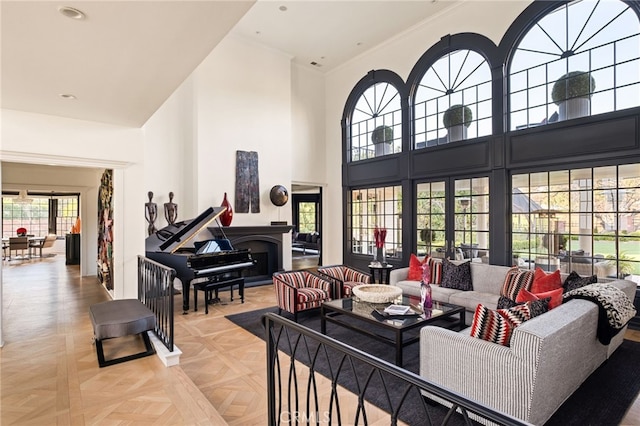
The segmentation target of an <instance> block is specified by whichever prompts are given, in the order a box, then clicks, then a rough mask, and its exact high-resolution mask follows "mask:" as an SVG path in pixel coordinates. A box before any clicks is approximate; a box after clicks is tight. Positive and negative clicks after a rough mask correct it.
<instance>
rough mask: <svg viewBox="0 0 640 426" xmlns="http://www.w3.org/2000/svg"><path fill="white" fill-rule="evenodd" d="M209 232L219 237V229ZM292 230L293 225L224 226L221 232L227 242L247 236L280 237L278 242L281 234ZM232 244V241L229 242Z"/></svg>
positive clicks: (212, 229) (212, 228)
mask: <svg viewBox="0 0 640 426" xmlns="http://www.w3.org/2000/svg"><path fill="white" fill-rule="evenodd" d="M208 229H209V232H211V234H212V235H214V236H216V237H218V236H220V235H221V234H220V228H218V227H215V228H214V227H209V228H208ZM292 229H293V225H264V226H260V225H257V226H224V227H222V230H223V231H224V233H225V235H226V236H227V238H229V240H231V237H234V238H239V237H245V236H247V235H280V240H282V234H286V233H287V232H289V231H291V230H292ZM231 244H233V241H231Z"/></svg>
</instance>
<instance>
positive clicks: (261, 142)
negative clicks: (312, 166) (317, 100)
mask: <svg viewBox="0 0 640 426" xmlns="http://www.w3.org/2000/svg"><path fill="white" fill-rule="evenodd" d="M194 76H195V78H196V81H197V98H198V101H197V105H198V111H197V114H198V127H197V128H198V131H197V133H198V152H197V156H196V158H197V164H198V188H197V191H198V201H199V204H200V208H201V209H204V208H206V207H207V206H210V205H216V206H217V205H220V203H221V202H222V198H223V195H224V192H226V193H227V197H228V199H229V201H230V202H231V204H232V206H234V218H233V223H232V226H233V225H236V226H243V225H244V226H246V225H268V224H269V223H270V221H272V220H278V210H277V208H276V207H275V206H274V205H273V204H271V202H270V200H269V191H270V189H271V187H272V186H274V185H277V184H283V185H285V186H289V182H291V85H290V81H291V73H290V58H289V57H288V56H286V55H284V54H281V53H279V52H276V51H273V50H270V49H265V48H263V47H260V46H258V45H255V44H250V43H247V42H244V41H242V40H241V39H238V38H235V37H227V38H226V39H225V40H223V41H222V42H221V43H220V44H219V45H218V46H217V47H216V49H215V50H214V51H213V52H212V53H211V55H209V56H208V57H207V58H206V59H205V60H204V61H203V62H202V64H201V65H200V66H199V67H198V68H197V69H196V71H195V73H194ZM237 150H241V151H255V152H257V153H258V161H259V163H258V164H259V166H258V167H259V180H260V214H255V213H238V211H237V209H235V205H236V202H235V176H236V175H235V170H236V167H235V162H236V151H237ZM288 211H289V212H290V209H288ZM281 214H282V213H281ZM284 219H288V220H290V213H289V214H288V215H287V217H286V218H283V220H284Z"/></svg>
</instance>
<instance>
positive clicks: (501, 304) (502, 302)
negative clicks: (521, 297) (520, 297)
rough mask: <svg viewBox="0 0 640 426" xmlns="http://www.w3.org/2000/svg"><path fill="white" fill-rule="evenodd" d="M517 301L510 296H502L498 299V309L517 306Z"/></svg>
mask: <svg viewBox="0 0 640 426" xmlns="http://www.w3.org/2000/svg"><path fill="white" fill-rule="evenodd" d="M516 305H517V303H516V301H515V300H511V299H509V298H508V297H505V296H500V298H499V299H498V309H509V308H513V307H514V306H516Z"/></svg>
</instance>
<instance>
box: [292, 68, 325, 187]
mask: <svg viewBox="0 0 640 426" xmlns="http://www.w3.org/2000/svg"><path fill="white" fill-rule="evenodd" d="M324 91H325V87H324V75H323V74H321V73H320V72H318V71H316V70H310V69H308V68H303V67H301V66H299V65H294V66H293V67H292V70H291V92H292V102H291V117H292V126H293V127H292V138H291V161H292V162H291V164H292V167H291V169H292V170H291V179H292V180H293V182H295V183H298V184H304V183H311V184H315V185H318V186H320V185H322V184H324V183H326V181H327V177H326V176H327V170H326V159H325V152H324V145H325V128H324V123H325V110H324V108H325V104H324ZM289 189H291V188H289Z"/></svg>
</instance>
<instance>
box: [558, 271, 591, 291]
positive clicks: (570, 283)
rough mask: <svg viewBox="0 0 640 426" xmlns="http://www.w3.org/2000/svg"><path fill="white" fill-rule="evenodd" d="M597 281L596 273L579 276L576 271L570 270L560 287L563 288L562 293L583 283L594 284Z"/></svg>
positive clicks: (581, 285) (582, 285)
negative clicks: (588, 275)
mask: <svg viewBox="0 0 640 426" xmlns="http://www.w3.org/2000/svg"><path fill="white" fill-rule="evenodd" d="M597 282H598V276H597V275H592V276H590V277H581V276H580V275H579V274H578V273H577V272H576V271H571V273H570V274H569V276H568V277H567V279H565V280H564V284H562V288H563V289H564V293H567V292H569V291H571V290H575V289H577V288H580V287H584V286H585V285H589V284H595V283H597Z"/></svg>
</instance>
